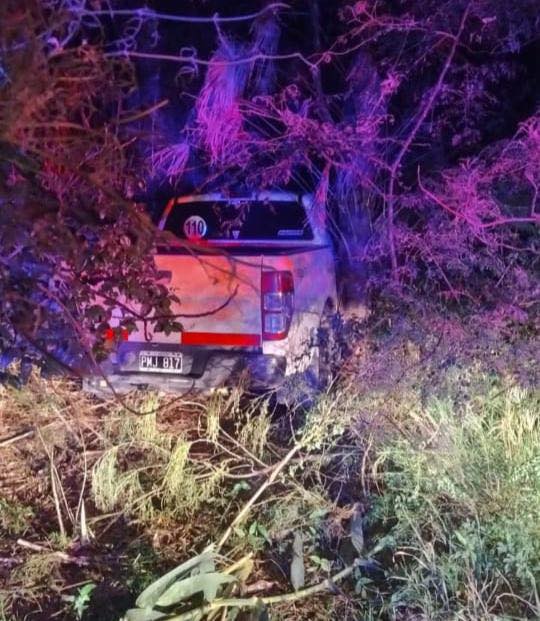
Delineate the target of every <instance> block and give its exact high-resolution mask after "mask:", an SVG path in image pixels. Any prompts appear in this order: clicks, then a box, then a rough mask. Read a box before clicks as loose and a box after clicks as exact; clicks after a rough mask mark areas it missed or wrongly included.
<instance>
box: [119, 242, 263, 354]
mask: <svg viewBox="0 0 540 621" xmlns="http://www.w3.org/2000/svg"><path fill="white" fill-rule="evenodd" d="M155 263H156V266H157V268H158V269H159V270H160V271H161V272H162V274H163V283H164V284H166V286H168V287H169V288H170V289H171V290H172V292H173V293H174V294H175V295H176V296H177V297H178V298H179V300H180V302H179V303H173V305H172V307H171V311H172V313H173V314H174V315H177V314H178V315H182V316H180V317H178V321H179V322H180V323H181V324H182V326H183V332H182V333H181V334H178V333H174V334H170V335H165V334H163V333H154V334H153V336H152V341H153V342H154V343H156V342H159V343H181V344H183V345H203V346H209V347H220V348H221V347H259V346H260V343H261V300H260V295H261V293H260V289H261V264H262V257H261V256H260V255H258V254H254V255H252V256H241V257H234V256H230V255H222V254H220V255H216V254H197V255H195V254H158V255H156V256H155ZM129 340H130V341H138V340H144V334H143V333H142V330H139V331H138V332H137V333H136V334H133V335H131V336H130V339H129Z"/></svg>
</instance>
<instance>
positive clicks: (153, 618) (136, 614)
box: [124, 608, 169, 621]
mask: <svg viewBox="0 0 540 621" xmlns="http://www.w3.org/2000/svg"><path fill="white" fill-rule="evenodd" d="M168 616H169V615H168V614H165V613H164V612H157V611H155V610H151V609H150V608H132V609H131V610H128V611H127V612H126V614H125V616H124V620H125V621H159V619H166V618H167V617H168Z"/></svg>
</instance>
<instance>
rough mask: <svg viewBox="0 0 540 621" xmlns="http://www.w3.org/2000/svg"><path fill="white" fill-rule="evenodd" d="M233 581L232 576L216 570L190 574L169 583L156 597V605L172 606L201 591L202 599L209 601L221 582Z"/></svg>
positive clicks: (215, 593) (212, 598) (228, 582)
mask: <svg viewBox="0 0 540 621" xmlns="http://www.w3.org/2000/svg"><path fill="white" fill-rule="evenodd" d="M235 581H236V578H235V577H234V576H229V575H228V574H220V573H217V572H213V573H209V574H199V575H197V576H191V577H190V578H186V579H185V580H181V581H180V582H175V583H174V584H173V585H171V586H170V587H169V588H168V589H167V590H166V591H165V593H163V595H162V596H161V597H160V598H159V599H158V601H157V602H156V606H164V607H167V606H173V605H174V604H178V603H180V602H183V601H185V600H186V599H189V598H190V597H192V596H193V595H195V594H196V593H201V592H202V593H204V599H205V600H206V601H207V602H211V601H213V600H214V599H216V595H217V591H218V589H219V587H220V586H221V585H222V584H230V583H231V582H235Z"/></svg>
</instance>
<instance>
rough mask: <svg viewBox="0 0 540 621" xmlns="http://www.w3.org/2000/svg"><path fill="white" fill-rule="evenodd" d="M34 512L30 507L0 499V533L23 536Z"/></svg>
mask: <svg viewBox="0 0 540 621" xmlns="http://www.w3.org/2000/svg"><path fill="white" fill-rule="evenodd" d="M33 517H34V512H33V511H32V509H31V508H30V507H27V506H25V505H23V504H20V503H18V502H15V501H9V500H6V499H5V498H0V532H4V533H6V534H8V535H24V533H25V532H26V530H27V529H28V527H29V522H30V520H31V519H32V518H33Z"/></svg>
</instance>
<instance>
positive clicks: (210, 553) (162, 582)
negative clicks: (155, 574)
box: [135, 545, 214, 608]
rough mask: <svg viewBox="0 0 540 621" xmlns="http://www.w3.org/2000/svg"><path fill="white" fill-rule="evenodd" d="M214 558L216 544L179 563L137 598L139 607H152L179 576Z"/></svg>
mask: <svg viewBox="0 0 540 621" xmlns="http://www.w3.org/2000/svg"><path fill="white" fill-rule="evenodd" d="M213 559H214V546H213V545H212V546H209V547H208V548H206V550H204V552H202V553H201V554H199V555H198V556H195V557H194V558H191V559H189V561H186V562H185V563H182V565H179V566H178V567H176V568H175V569H172V570H171V571H170V572H168V573H166V574H165V575H164V576H161V578H159V579H158V580H156V581H155V582H153V583H152V584H151V585H150V586H148V587H147V588H146V589H145V590H144V591H143V592H142V593H141V594H140V595H139V597H138V598H137V601H136V602H135V604H136V605H137V606H138V607H139V608H152V607H153V606H155V604H156V602H157V601H158V600H159V598H160V597H161V596H162V595H163V593H165V591H166V590H167V589H168V588H169V587H170V586H171V584H173V582H175V581H176V580H178V579H179V578H181V577H182V576H185V575H186V574H187V573H188V572H190V571H192V570H193V569H195V568H198V567H199V566H200V565H201V564H203V563H204V564H205V566H209V565H207V564H209V563H210V562H213Z"/></svg>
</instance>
